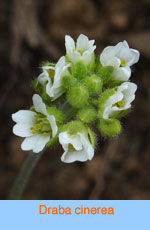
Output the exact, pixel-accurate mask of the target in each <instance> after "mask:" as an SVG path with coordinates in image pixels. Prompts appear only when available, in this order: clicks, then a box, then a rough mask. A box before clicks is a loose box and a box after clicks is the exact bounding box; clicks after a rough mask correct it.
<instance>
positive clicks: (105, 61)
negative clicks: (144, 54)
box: [100, 41, 140, 81]
mask: <svg viewBox="0 0 150 230" xmlns="http://www.w3.org/2000/svg"><path fill="white" fill-rule="evenodd" d="M139 56H140V53H139V51H138V50H135V49H130V48H129V45H128V43H127V42H126V41H123V42H119V43H118V44H117V45H116V46H108V47H106V48H105V49H104V50H103V52H102V53H101V55H100V62H101V64H102V65H103V66H108V65H111V66H113V67H114V71H113V74H112V80H119V81H127V80H128V79H129V78H130V76H131V68H130V67H131V66H132V65H133V64H135V63H137V62H138V60H139Z"/></svg>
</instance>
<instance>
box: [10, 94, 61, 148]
mask: <svg viewBox="0 0 150 230" xmlns="http://www.w3.org/2000/svg"><path fill="white" fill-rule="evenodd" d="M33 105H34V108H35V111H36V112H33V111H30V110H20V111H18V112H16V113H14V114H12V119H13V121H15V122H16V123H17V124H16V125H14V127H13V133H14V134H15V135H17V136H20V137H25V140H24V141H23V143H22V145H21V148H22V149H23V150H33V152H35V153H38V152H40V151H42V150H43V148H44V147H45V145H46V144H47V143H48V142H49V140H50V139H51V136H52V137H55V136H56V134H57V131H58V128H57V125H56V121H55V117H54V116H53V115H51V116H50V115H48V113H47V110H46V106H45V104H44V103H43V101H42V99H41V97H40V96H39V95H37V94H34V95H33ZM37 119H41V120H42V119H43V120H44V122H45V121H46V122H47V123H46V125H47V127H49V128H50V129H51V133H52V135H51V136H50V135H49V134H48V133H47V134H46V133H45V131H43V132H44V134H42V132H40V131H41V130H40V128H39V129H38V130H36V129H37V126H39V125H40V124H39V123H38V122H37ZM44 124H45V123H44ZM38 131H39V132H38Z"/></svg>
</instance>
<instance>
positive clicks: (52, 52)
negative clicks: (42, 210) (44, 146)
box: [0, 0, 150, 200]
mask: <svg viewBox="0 0 150 230" xmlns="http://www.w3.org/2000/svg"><path fill="white" fill-rule="evenodd" d="M0 28H1V34H0V87H1V90H0V109H1V113H0V116H1V120H0V199H7V198H8V194H9V191H10V188H11V186H12V184H13V181H14V180H15V178H16V176H17V174H18V172H19V170H20V168H21V166H22V164H23V162H24V160H25V158H26V157H27V154H28V153H27V152H23V151H22V150H21V148H20V144H21V142H22V139H21V138H19V137H16V136H14V135H13V134H12V126H13V122H12V120H11V114H12V113H14V112H16V111H18V110H20V109H28V108H29V106H30V105H31V104H32V101H31V98H32V94H33V90H32V88H31V80H32V79H33V78H34V76H38V75H39V73H40V68H39V67H40V64H41V62H42V61H46V60H49V61H57V60H58V58H59V57H60V56H62V55H64V52H65V47H64V36H65V35H66V34H69V35H71V36H73V37H74V38H77V36H78V35H79V34H80V33H83V34H86V35H87V36H89V38H90V39H95V40H96V45H97V51H96V52H97V54H98V53H99V52H101V51H102V49H103V48H104V47H105V46H107V45H115V44H116V43H118V42H119V41H122V40H124V39H126V40H127V41H128V42H129V44H130V46H131V47H133V48H136V49H138V50H140V52H141V57H140V62H139V64H137V65H136V66H134V67H133V74H132V79H131V80H132V81H133V82H135V83H137V84H138V87H139V88H138V91H137V97H136V100H135V102H134V110H133V112H132V113H131V114H130V116H128V117H127V118H125V119H123V120H122V121H123V126H124V130H123V132H122V134H121V135H120V136H119V138H117V139H112V140H105V139H103V138H102V137H98V140H97V142H98V143H97V149H96V153H95V157H94V159H93V160H92V161H89V162H86V163H73V164H64V163H62V162H61V161H60V156H61V154H62V152H63V150H62V149H61V147H59V146H58V147H55V148H53V149H48V150H47V152H46V153H45V154H44V155H43V157H42V159H41V160H40V162H39V164H38V166H37V167H36V170H35V171H34V173H33V175H32V177H31V179H30V181H29V184H28V186H27V189H26V191H25V193H24V195H23V197H22V198H23V199H51V200H52V199H150V148H149V147H150V146H149V141H150V132H149V129H150V127H149V121H150V69H149V68H150V1H149V0H138V1H137V0H132V1H131V0H123V1H120V0H105V1H102V0H93V1H92V0H51V1H50V0H44V1H42V0H12V1H10V0H0Z"/></svg>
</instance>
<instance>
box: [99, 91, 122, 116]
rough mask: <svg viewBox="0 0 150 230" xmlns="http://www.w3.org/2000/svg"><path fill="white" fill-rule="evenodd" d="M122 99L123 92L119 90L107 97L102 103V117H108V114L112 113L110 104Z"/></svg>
mask: <svg viewBox="0 0 150 230" xmlns="http://www.w3.org/2000/svg"><path fill="white" fill-rule="evenodd" d="M122 99H123V94H122V93H121V92H117V93H115V94H114V95H113V96H111V97H109V99H108V100H107V101H106V103H105V104H104V107H105V109H104V111H103V118H104V119H108V118H109V116H110V115H111V113H112V110H113V109H112V105H114V104H115V103H117V102H118V101H121V100H122Z"/></svg>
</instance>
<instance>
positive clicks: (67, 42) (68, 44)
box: [65, 35, 75, 53]
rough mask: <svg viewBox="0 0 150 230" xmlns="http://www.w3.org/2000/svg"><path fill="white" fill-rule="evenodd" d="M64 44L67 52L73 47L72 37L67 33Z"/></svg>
mask: <svg viewBox="0 0 150 230" xmlns="http://www.w3.org/2000/svg"><path fill="white" fill-rule="evenodd" d="M65 46H66V52H67V53H69V52H70V51H72V50H73V49H75V42H74V40H73V39H72V37H70V36H69V35H66V36H65Z"/></svg>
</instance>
